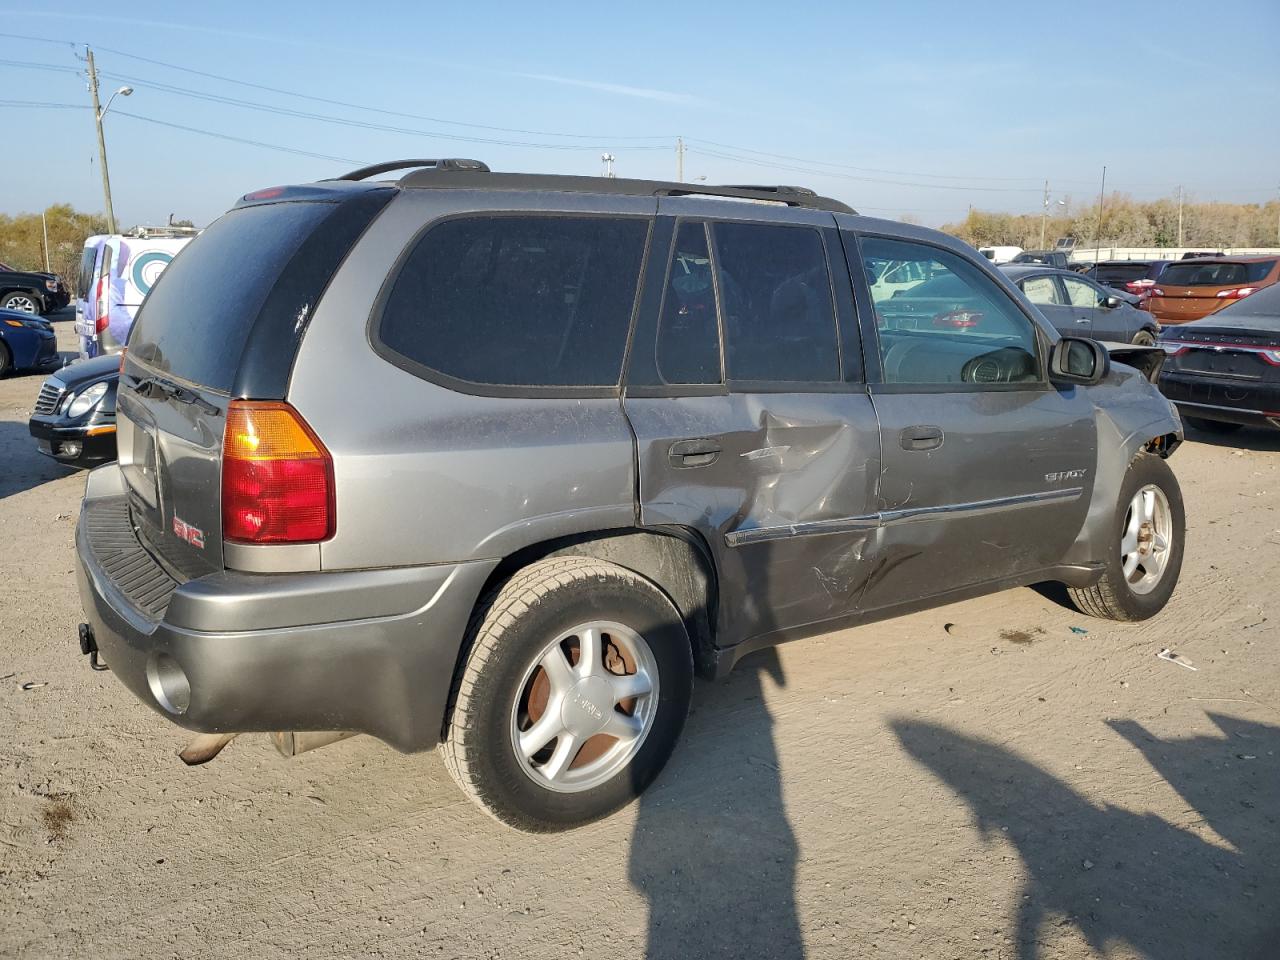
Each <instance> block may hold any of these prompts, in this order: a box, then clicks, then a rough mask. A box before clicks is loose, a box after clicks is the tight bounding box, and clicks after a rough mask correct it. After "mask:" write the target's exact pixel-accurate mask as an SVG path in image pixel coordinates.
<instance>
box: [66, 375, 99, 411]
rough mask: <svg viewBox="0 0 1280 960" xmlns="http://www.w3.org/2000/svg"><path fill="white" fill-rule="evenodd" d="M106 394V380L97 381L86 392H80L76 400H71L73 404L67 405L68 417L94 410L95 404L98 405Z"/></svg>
mask: <svg viewBox="0 0 1280 960" xmlns="http://www.w3.org/2000/svg"><path fill="white" fill-rule="evenodd" d="M106 395H107V384H106V383H105V382H103V383H95V384H94V385H93V386H92V387H90V388H89V389H88V390H86V391H85V392H84V393H82V394H80V395H79V396H77V397H76V398H75V399H74V400H72V401H71V405H70V406H69V407H67V416H68V417H80V416H83V415H84V414H86V413H88V412H89V411H90V410H92V409H93V408H94V407H95V406H97V405H98V401H100V400H101V399H102V398H103V397H105V396H106Z"/></svg>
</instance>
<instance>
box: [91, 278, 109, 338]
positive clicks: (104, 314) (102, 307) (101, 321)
mask: <svg viewBox="0 0 1280 960" xmlns="http://www.w3.org/2000/svg"><path fill="white" fill-rule="evenodd" d="M106 282H107V278H106V277H99V278H98V290H97V292H96V293H95V294H94V299H95V300H96V301H97V302H98V316H97V319H96V320H95V321H94V329H96V330H97V331H98V333H101V332H102V331H103V330H105V329H107V324H108V323H110V321H111V317H110V314H109V311H108V309H107V307H108V304H107V298H106V297H105V296H103V285H104V284H105V283H106Z"/></svg>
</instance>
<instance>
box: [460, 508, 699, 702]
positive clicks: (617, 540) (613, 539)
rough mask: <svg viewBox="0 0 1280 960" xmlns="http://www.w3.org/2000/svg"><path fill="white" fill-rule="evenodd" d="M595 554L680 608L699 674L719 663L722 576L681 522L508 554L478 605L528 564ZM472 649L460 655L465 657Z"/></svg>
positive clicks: (585, 536) (578, 535) (549, 543)
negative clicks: (718, 610)
mask: <svg viewBox="0 0 1280 960" xmlns="http://www.w3.org/2000/svg"><path fill="white" fill-rule="evenodd" d="M566 556H577V557H591V558H593V559H597V560H604V561H607V562H609V563H616V564H617V565H618V566H620V567H624V568H626V569H628V570H631V571H632V572H634V573H637V574H639V575H640V576H642V577H644V578H645V579H647V580H650V581H651V582H653V583H654V584H655V585H656V586H657V587H658V589H660V590H661V591H662V592H663V593H664V594H666V596H667V598H668V599H669V600H670V601H671V603H672V605H673V606H675V608H676V610H677V611H679V613H680V616H681V618H682V619H683V620H684V623H685V628H686V629H687V630H688V632H689V638H690V641H691V643H692V644H693V660H694V667H695V670H696V672H697V674H698V676H700V677H709V676H711V675H712V673H713V671H714V667H715V626H716V624H715V610H716V601H717V596H718V592H717V591H718V579H717V574H716V569H715V562H714V561H713V559H712V555H711V550H710V548H709V547H708V546H707V544H706V541H705V540H703V538H702V536H701V535H700V534H699V533H697V531H695V530H691V529H689V528H688V527H682V526H674V525H672V526H662V527H648V528H641V527H625V528H616V529H608V530H595V531H590V532H585V533H576V534H572V535H569V536H564V537H557V538H554V539H550V540H543V541H540V542H538V543H533V544H530V545H528V546H525V547H522V548H521V549H519V550H516V551H515V552H513V553H511V554H509V555H508V556H506V557H504V558H503V559H502V561H501V562H500V563H499V564H498V566H497V567H495V568H494V570H493V572H492V573H491V574H490V575H489V579H488V581H487V582H486V583H485V585H484V588H483V589H482V590H481V591H480V598H479V599H477V601H476V602H477V604H478V603H480V602H482V600H483V598H484V597H486V596H487V595H488V594H489V593H490V591H491V590H493V589H494V588H495V587H497V586H498V585H500V584H502V583H504V582H505V581H507V580H509V579H510V578H511V577H512V576H513V575H514V574H516V573H517V572H518V571H520V570H523V569H524V568H525V567H528V566H529V565H530V564H533V563H537V562H538V561H540V560H546V559H549V558H551V557H566ZM467 654H468V651H467V650H466V649H465V645H464V649H463V650H461V651H460V653H459V658H460V659H459V662H461V658H464V657H466V656H467Z"/></svg>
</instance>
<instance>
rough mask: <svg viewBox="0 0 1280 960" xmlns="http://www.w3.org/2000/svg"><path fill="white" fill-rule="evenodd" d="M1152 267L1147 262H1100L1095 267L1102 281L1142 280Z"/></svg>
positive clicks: (1096, 274) (1095, 271)
mask: <svg viewBox="0 0 1280 960" xmlns="http://www.w3.org/2000/svg"><path fill="white" fill-rule="evenodd" d="M1150 269H1151V267H1150V266H1149V265H1148V264H1145V263H1100V264H1098V266H1097V267H1096V268H1095V269H1094V276H1095V277H1096V278H1097V280H1098V281H1099V282H1100V283H1109V282H1111V281H1113V280H1126V281H1127V280H1141V279H1143V278H1144V277H1145V276H1146V275H1147V273H1148V271H1150Z"/></svg>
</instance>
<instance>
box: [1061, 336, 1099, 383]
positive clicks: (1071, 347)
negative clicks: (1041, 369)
mask: <svg viewBox="0 0 1280 960" xmlns="http://www.w3.org/2000/svg"><path fill="white" fill-rule="evenodd" d="M1110 369H1111V359H1110V357H1108V356H1107V351H1106V350H1104V349H1103V348H1102V344H1100V343H1098V342H1097V341H1095V340H1086V339H1085V338H1083V337H1063V338H1062V339H1061V340H1059V341H1058V342H1057V343H1055V344H1054V345H1053V349H1052V350H1050V352H1049V379H1050V380H1051V381H1053V382H1054V383H1081V384H1085V385H1086V386H1087V385H1090V384H1094V383H1097V382H1098V381H1100V380H1101V379H1102V378H1103V377H1105V376H1106V375H1107V371H1108V370H1110Z"/></svg>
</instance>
